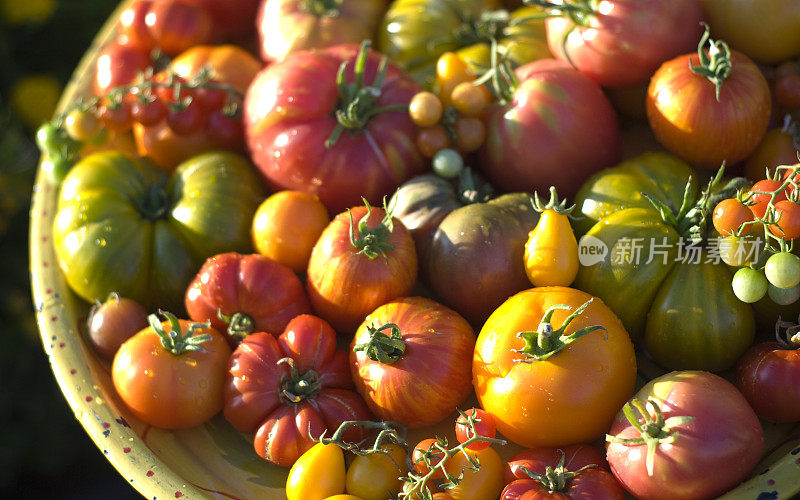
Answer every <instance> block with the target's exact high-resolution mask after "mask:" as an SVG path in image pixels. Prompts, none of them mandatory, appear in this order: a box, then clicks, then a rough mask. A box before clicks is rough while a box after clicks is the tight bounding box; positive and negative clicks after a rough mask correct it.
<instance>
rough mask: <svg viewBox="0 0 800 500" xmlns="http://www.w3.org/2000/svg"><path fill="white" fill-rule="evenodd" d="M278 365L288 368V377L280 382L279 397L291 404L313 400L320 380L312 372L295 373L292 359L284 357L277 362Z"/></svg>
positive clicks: (295, 366) (295, 367) (295, 368)
mask: <svg viewBox="0 0 800 500" xmlns="http://www.w3.org/2000/svg"><path fill="white" fill-rule="evenodd" d="M278 364H279V365H282V364H285V365H288V366H289V376H288V377H287V376H284V377H283V378H282V380H281V396H282V397H283V398H284V399H285V400H286V401H288V402H289V403H291V404H297V403H300V402H302V401H305V400H306V399H309V398H313V397H314V396H315V395H316V394H317V392H319V389H320V387H321V386H322V379H321V378H320V376H319V375H317V372H315V371H314V370H306V371H304V372H303V373H300V372H298V371H297V365H296V364H295V361H294V359H292V358H289V357H286V358H281V359H279V360H278Z"/></svg>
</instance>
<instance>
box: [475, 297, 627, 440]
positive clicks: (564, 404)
mask: <svg viewBox="0 0 800 500" xmlns="http://www.w3.org/2000/svg"><path fill="white" fill-rule="evenodd" d="M590 299H591V301H590ZM576 314H577V316H576ZM598 327H602V328H601V329H600V328H598ZM604 330H605V331H604ZM579 335H582V336H579ZM472 377H473V383H474V386H475V394H476V395H477V396H478V401H479V402H480V404H481V406H482V407H483V409H484V410H486V411H488V412H489V413H490V414H492V415H493V416H494V418H495V422H496V424H497V429H498V431H500V433H501V434H502V435H503V436H505V437H507V438H509V439H511V440H512V441H514V442H515V443H517V444H520V445H523V446H564V445H568V444H575V443H583V442H589V441H591V440H593V439H595V438H597V437H598V436H600V435H601V434H602V433H603V432H604V431H605V430H606V429H607V428H608V426H609V425H610V423H611V420H612V419H613V418H614V415H615V414H616V412H617V410H619V408H620V407H621V406H622V405H623V404H624V403H625V401H626V400H627V398H628V397H630V395H631V394H632V393H633V389H634V383H635V381H636V357H635V354H634V350H633V344H632V343H631V340H630V338H629V337H628V334H627V332H626V331H625V328H624V327H623V326H622V323H621V322H620V320H619V319H618V318H617V317H616V315H614V313H613V312H612V311H611V310H610V309H609V308H608V307H606V306H605V304H603V303H602V302H601V301H600V300H599V299H597V298H594V299H593V298H592V296H591V295H589V294H587V293H585V292H582V291H580V290H575V289H572V288H567V287H540V288H532V289H529V290H525V291H522V292H520V293H518V294H516V295H514V296H512V297H510V298H509V299H508V300H507V301H506V302H504V303H503V304H502V305H501V306H500V307H498V308H497V309H496V310H495V311H494V312H493V313H492V315H491V316H489V319H488V320H486V323H485V324H484V326H483V329H482V330H481V332H480V334H479V335H478V340H477V342H476V344H475V355H474V358H473V363H472Z"/></svg>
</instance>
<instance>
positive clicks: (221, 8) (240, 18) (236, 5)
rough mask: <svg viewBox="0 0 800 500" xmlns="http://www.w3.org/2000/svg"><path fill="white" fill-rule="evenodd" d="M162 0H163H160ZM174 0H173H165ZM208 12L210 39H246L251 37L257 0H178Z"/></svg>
mask: <svg viewBox="0 0 800 500" xmlns="http://www.w3.org/2000/svg"><path fill="white" fill-rule="evenodd" d="M161 1H163V0H161ZM166 1H174V0H166ZM180 1H182V2H184V3H188V4H191V5H196V6H198V7H200V8H202V9H203V10H205V11H206V12H208V14H209V16H210V17H211V19H213V21H214V22H213V23H212V25H211V36H212V39H213V40H215V41H218V42H229V41H231V40H234V41H239V40H241V41H247V40H250V39H252V38H253V20H254V19H255V18H256V12H257V10H258V5H259V0H180Z"/></svg>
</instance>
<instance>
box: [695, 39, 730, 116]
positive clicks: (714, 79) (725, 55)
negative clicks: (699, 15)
mask: <svg viewBox="0 0 800 500" xmlns="http://www.w3.org/2000/svg"><path fill="white" fill-rule="evenodd" d="M700 24H702V25H703V27H704V28H705V31H704V32H703V36H702V37H701V38H700V43H698V44H697V57H698V58H699V59H700V64H699V65H695V64H693V63H692V61H691V59H690V60H689V69H690V70H692V73H694V74H696V75H700V76H702V77H705V78H706V79H707V80H708V81H709V82H711V83H713V84H714V92H715V94H716V98H717V102H719V92H720V89H721V88H722V83H723V82H724V81H725V79H726V78H728V75H730V74H731V71H732V70H733V63H732V62H731V50H730V49H729V48H728V44H726V43H725V42H723V41H722V40H712V39H711V28H709V27H708V24H707V23H700ZM706 43H708V53H706V50H705V49H704V47H705V45H706Z"/></svg>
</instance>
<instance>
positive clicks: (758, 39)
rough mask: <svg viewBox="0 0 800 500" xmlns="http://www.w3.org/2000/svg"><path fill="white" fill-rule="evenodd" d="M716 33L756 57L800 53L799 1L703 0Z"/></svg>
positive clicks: (767, 59)
mask: <svg viewBox="0 0 800 500" xmlns="http://www.w3.org/2000/svg"><path fill="white" fill-rule="evenodd" d="M701 3H702V4H703V10H704V11H705V14H706V17H707V18H708V23H709V24H710V25H711V27H712V29H713V30H714V33H716V36H718V37H719V38H721V39H722V40H725V41H727V42H728V44H730V46H731V48H734V49H737V50H740V51H741V52H743V53H745V54H747V55H748V56H749V57H752V58H753V59H755V60H757V61H760V62H763V63H778V62H781V61H784V60H787V59H791V58H792V57H796V56H798V55H800V4H798V3H797V2H794V1H793V0H701Z"/></svg>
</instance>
